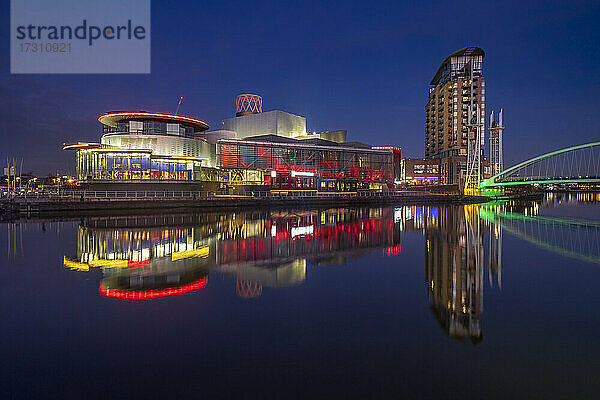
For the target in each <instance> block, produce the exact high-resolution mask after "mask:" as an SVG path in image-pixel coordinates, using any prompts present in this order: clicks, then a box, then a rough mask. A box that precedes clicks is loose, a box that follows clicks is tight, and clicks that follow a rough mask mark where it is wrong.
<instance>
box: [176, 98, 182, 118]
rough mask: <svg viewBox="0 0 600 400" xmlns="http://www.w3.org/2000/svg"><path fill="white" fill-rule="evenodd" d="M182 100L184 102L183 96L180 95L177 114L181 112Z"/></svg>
mask: <svg viewBox="0 0 600 400" xmlns="http://www.w3.org/2000/svg"><path fill="white" fill-rule="evenodd" d="M182 102H183V96H180V97H179V103H177V109H176V110H175V115H177V114H179V107H180V106H181V103H182Z"/></svg>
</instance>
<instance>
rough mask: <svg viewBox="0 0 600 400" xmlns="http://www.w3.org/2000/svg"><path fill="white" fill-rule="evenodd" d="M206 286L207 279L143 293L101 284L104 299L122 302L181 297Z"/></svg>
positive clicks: (142, 291)
mask: <svg viewBox="0 0 600 400" xmlns="http://www.w3.org/2000/svg"><path fill="white" fill-rule="evenodd" d="M205 286H206V277H204V278H202V279H200V280H197V281H196V282H192V283H190V284H188V285H185V286H180V287H178V288H172V289H163V290H141V291H133V290H121V289H108V288H105V287H104V286H102V283H100V289H99V290H100V294H101V295H102V296H104V297H110V298H113V299H121V300H132V301H139V300H154V299H157V298H159V297H167V296H179V295H182V294H185V293H188V292H191V291H193V290H198V289H204V287H205Z"/></svg>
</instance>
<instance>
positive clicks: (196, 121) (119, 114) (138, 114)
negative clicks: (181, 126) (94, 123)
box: [98, 111, 208, 129]
mask: <svg viewBox="0 0 600 400" xmlns="http://www.w3.org/2000/svg"><path fill="white" fill-rule="evenodd" d="M127 116H129V117H132V118H135V117H145V118H165V119H172V120H174V121H186V122H191V123H194V124H197V125H202V126H203V127H206V129H208V124H207V123H206V122H204V121H201V120H199V119H195V118H190V117H182V116H181V115H172V114H162V113H151V112H137V111H131V112H127V111H125V112H116V113H107V114H104V115H101V116H99V117H98V121H99V122H100V123H101V124H104V125H108V124H107V123H105V122H103V121H105V120H109V121H110V119H111V118H115V117H127Z"/></svg>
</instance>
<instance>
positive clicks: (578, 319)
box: [0, 195, 600, 399]
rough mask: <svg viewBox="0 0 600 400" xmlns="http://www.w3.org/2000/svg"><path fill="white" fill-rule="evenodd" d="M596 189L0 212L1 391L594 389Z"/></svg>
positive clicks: (538, 392)
mask: <svg viewBox="0 0 600 400" xmlns="http://www.w3.org/2000/svg"><path fill="white" fill-rule="evenodd" d="M599 287H600V195H599V196H597V195H579V196H575V195H572V196H567V197H562V196H554V197H551V198H547V199H546V200H544V201H542V202H537V203H533V202H529V203H504V204H501V203H498V204H487V205H483V206H465V207H463V206H460V207H458V206H451V207H422V206H417V207H415V206H411V207H397V208H395V207H384V208H360V209H335V208H331V209H324V210H290V211H255V212H241V213H231V212H227V213H221V214H217V213H210V214H185V213H181V214H175V215H155V216H129V217H90V218H84V219H81V220H76V221H63V222H29V223H21V224H0V317H1V318H2V326H3V329H2V331H1V333H0V339H1V340H0V352H1V355H2V363H1V364H0V390H1V393H0V397H1V398H50V397H53V398H81V399H91V398H103V399H107V398H110V399H112V398H115V399H116V398H208V399H213V398H240V399H246V398H309V397H312V398H340V397H341V398H395V397H400V396H404V397H407V398H434V397H435V398H438V397H439V398H447V399H452V398H461V399H465V398H542V399H549V398H561V399H564V398H597V396H598V392H599V390H600V290H599Z"/></svg>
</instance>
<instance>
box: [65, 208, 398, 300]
mask: <svg viewBox="0 0 600 400" xmlns="http://www.w3.org/2000/svg"><path fill="white" fill-rule="evenodd" d="M394 213H395V210H394V208H378V209H332V210H320V211H297V212H254V213H231V214H201V215H183V216H150V217H144V218H140V217H137V218H128V217H123V218H97V219H94V218H92V219H88V220H85V221H83V222H82V223H81V224H80V226H79V227H78V230H77V232H78V233H77V235H78V236H77V253H76V256H74V257H69V256H65V258H64V266H65V267H67V268H70V269H73V270H79V271H89V270H90V268H100V269H101V270H102V273H103V279H102V282H101V283H100V293H101V294H102V295H104V296H107V297H117V298H121V299H129V300H150V299H153V298H157V297H163V296H168V295H176V294H183V293H186V292H188V291H190V290H195V289H199V288H202V287H204V285H205V284H206V283H207V276H208V274H209V271H213V272H215V273H220V274H222V275H224V276H227V277H231V279H234V280H236V282H237V283H236V293H237V294H238V295H239V296H240V297H245V298H251V297H257V296H259V295H260V294H261V293H262V288H263V286H266V287H273V288H277V287H285V286H289V285H293V284H296V283H299V282H302V281H304V280H305V279H306V271H307V263H309V262H310V263H312V264H316V265H320V264H344V263H345V261H346V258H347V257H359V256H363V255H366V254H368V253H369V252H370V251H371V250H374V249H383V250H384V251H385V253H386V254H389V255H393V254H397V253H398V252H399V250H400V231H401V226H400V224H398V223H394Z"/></svg>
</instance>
